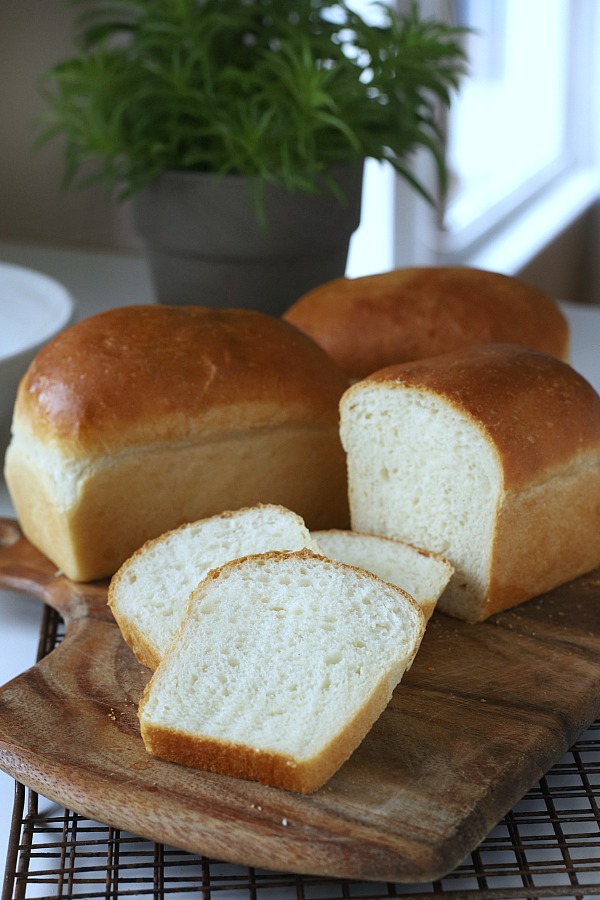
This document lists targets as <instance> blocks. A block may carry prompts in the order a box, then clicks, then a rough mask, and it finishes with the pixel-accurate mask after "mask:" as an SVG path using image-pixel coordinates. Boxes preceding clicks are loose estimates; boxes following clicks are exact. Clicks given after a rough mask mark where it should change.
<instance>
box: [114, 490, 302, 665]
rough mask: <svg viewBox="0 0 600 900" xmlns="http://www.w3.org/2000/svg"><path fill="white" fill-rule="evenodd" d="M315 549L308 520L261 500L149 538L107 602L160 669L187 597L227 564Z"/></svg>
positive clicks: (138, 650)
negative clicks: (254, 555) (252, 556)
mask: <svg viewBox="0 0 600 900" xmlns="http://www.w3.org/2000/svg"><path fill="white" fill-rule="evenodd" d="M303 547H314V542H313V539H312V538H311V535H310V532H309V531H308V529H307V528H306V526H305V524H304V521H303V520H302V519H301V518H300V516H298V515H296V513H294V512H292V511H291V510H289V509H286V508H285V507H283V506H276V505H272V504H259V505H258V506H252V507H246V508H244V509H238V510H234V511H228V512H224V513H222V514H221V515H218V516H211V517H210V518H207V519H201V520H199V521H198V522H191V523H190V524H188V525H182V526H181V527H179V528H175V529H174V530H173V531H169V532H167V533H166V534H163V535H161V536H160V537H158V538H154V539H153V540H150V541H147V542H146V543H145V544H144V545H143V546H142V547H141V548H140V549H139V550H138V551H137V552H136V553H134V554H133V556H131V557H130V558H129V559H128V560H127V561H126V562H125V563H124V564H123V565H122V566H121V568H120V569H119V571H118V572H117V573H116V575H115V576H114V577H113V578H112V580H111V583H110V587H109V591H108V603H109V606H110V608H111V609H112V612H113V615H114V617H115V619H116V621H117V624H118V625H119V628H120V629H121V633H122V634H123V637H124V638H125V640H126V642H127V643H128V644H129V646H130V647H131V649H132V650H133V652H134V653H135V655H136V657H137V658H138V660H139V661H140V662H141V663H142V664H143V665H145V666H148V668H150V669H155V668H156V666H157V665H158V663H159V662H160V660H161V659H162V657H163V656H164V654H165V653H166V651H167V648H168V646H169V644H170V643H171V640H172V639H173V636H174V635H175V633H176V632H177V629H178V628H179V625H180V624H181V620H182V619H183V616H184V613H185V608H186V604H187V600H188V597H189V595H190V593H191V592H192V590H193V589H194V588H195V587H197V586H198V584H199V583H200V581H202V579H203V578H204V577H205V575H206V574H207V573H208V572H209V571H210V569H216V568H217V567H218V566H221V565H223V563H226V562H229V561H230V560H232V559H237V558H238V557H240V556H248V555H249V554H252V553H266V552H267V551H269V550H301V549H302V548H303Z"/></svg>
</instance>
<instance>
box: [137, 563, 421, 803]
mask: <svg viewBox="0 0 600 900" xmlns="http://www.w3.org/2000/svg"><path fill="white" fill-rule="evenodd" d="M424 627H425V623H424V616H423V613H422V611H421V609H420V608H419V606H418V605H417V604H416V603H415V601H414V600H412V598H411V597H409V596H408V595H407V594H406V593H405V592H404V591H402V590H400V589H399V588H396V587H394V586H393V585H390V584H388V583H386V582H383V581H381V580H380V579H379V578H377V577H376V576H374V575H371V574H370V573H368V572H365V571H363V570H359V569H355V568H353V567H351V566H346V565H343V564H342V563H337V562H333V561H331V560H328V559H325V558H324V557H322V556H316V555H315V554H313V553H312V552H311V551H309V550H303V551H299V552H297V553H267V554H263V555H258V556H249V557H246V558H245V559H240V560H236V561H233V562H231V563H229V564H227V565H225V566H223V567H222V568H221V569H218V570H215V571H213V572H211V573H210V575H209V576H207V578H206V579H205V580H204V581H203V582H202V583H201V584H200V585H199V587H198V588H197V589H196V590H195V591H194V592H193V593H192V596H191V598H190V602H189V605H188V610H187V615H186V617H185V619H184V622H183V624H182V626H181V629H180V631H179V633H178V635H177V638H176V640H175V641H173V643H172V644H171V646H170V648H169V650H168V652H167V654H166V656H165V657H164V659H163V661H162V662H161V664H160V665H159V666H158V668H157V670H156V672H155V673H154V675H153V677H152V679H151V681H150V683H149V685H148V687H147V689H146V692H145V694H144V697H143V699H142V701H141V703H140V710H139V717H140V725H141V732H142V737H143V739H144V744H145V746H146V749H147V751H148V752H149V753H151V754H153V755H156V756H160V757H163V758H166V759H170V760H172V761H174V762H179V763H183V764H185V765H190V766H195V767H199V768H203V769H207V770H210V771H213V772H218V773H221V774H225V775H233V776H237V777H241V778H246V779H250V780H255V781H260V782H262V783H265V784H270V785H274V786H276V787H282V788H287V789H290V790H294V791H300V792H303V793H307V792H311V791H314V790H316V789H317V788H318V787H320V786H321V785H322V784H324V783H325V782H326V781H327V780H328V779H329V778H330V777H331V776H332V775H333V773H334V772H335V771H336V770H337V769H338V768H339V767H340V766H341V765H342V763H343V762H344V761H345V760H346V759H347V758H348V757H349V756H350V754H351V753H352V752H353V750H354V749H355V748H356V747H357V746H358V744H359V743H360V742H361V741H362V739H363V738H364V736H365V735H366V734H367V732H368V731H369V729H370V728H371V726H372V725H373V723H374V722H375V720H376V719H377V718H378V717H379V715H380V714H381V713H382V712H383V710H384V709H385V707H386V705H387V704H388V702H389V700H390V697H391V695H392V691H393V690H394V688H395V686H396V685H397V684H398V682H399V681H400V679H401V678H402V675H403V673H404V672H405V670H406V668H407V667H408V666H409V665H410V664H411V662H412V660H413V658H414V656H415V654H416V652H417V649H418V647H419V644H420V641H421V638H422V635H423V631H424Z"/></svg>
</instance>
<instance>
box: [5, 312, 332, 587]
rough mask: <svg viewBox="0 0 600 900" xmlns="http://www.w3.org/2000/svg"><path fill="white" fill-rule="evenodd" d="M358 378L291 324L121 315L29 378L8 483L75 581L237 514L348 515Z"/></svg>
mask: <svg viewBox="0 0 600 900" xmlns="http://www.w3.org/2000/svg"><path fill="white" fill-rule="evenodd" d="M347 386H348V380H347V378H346V376H345V375H344V374H343V373H342V372H341V371H340V370H339V369H338V368H337V366H336V365H335V363H334V362H333V361H332V360H331V359H330V358H329V357H328V356H327V354H326V353H325V352H324V351H323V350H321V349H320V348H319V347H317V345H316V344H315V343H314V342H313V341H311V340H310V338H307V337H306V336H305V335H303V334H301V333H300V332H299V331H298V330H297V329H295V328H294V327H293V326H292V325H289V324H288V323H286V322H283V321H282V320H280V319H276V318H274V317H271V316H267V315H264V314H262V313H258V312H253V311H249V310H236V309H223V310H218V309H208V308H204V307H182V308H177V307H166V306H136V307H129V308H121V309H114V310H110V311H109V312H106V313H102V314H100V315H98V316H94V317H91V318H90V319H85V320H83V321H81V322H79V323H77V324H76V325H73V326H72V327H71V328H69V329H67V330H66V331H64V332H63V333H62V334H61V335H59V336H58V337H57V338H56V339H55V340H54V341H52V342H51V343H50V344H48V345H47V346H46V347H45V348H44V349H43V350H42V351H41V353H40V354H39V355H38V357H37V358H36V359H35V361H34V362H33V364H32V365H31V367H30V369H29V371H28V373H27V374H26V376H25V377H24V379H23V381H22V382H21V385H20V388H19V393H18V398H17V403H16V407H15V416H14V438H13V441H12V444H11V446H10V447H9V450H8V453H7V457H6V470H5V471H6V480H7V484H8V487H9V490H10V493H11V497H12V499H13V503H14V506H15V509H16V511H17V515H18V518H19V521H20V523H21V526H22V528H23V530H24V532H25V534H26V535H27V537H28V538H29V540H30V541H31V542H32V543H33V544H34V545H35V546H36V547H38V548H39V549H40V550H42V552H43V553H45V554H46V555H47V556H48V557H50V559H52V560H53V561H54V562H55V563H56V565H57V566H58V567H59V568H62V569H63V570H64V571H65V572H66V574H67V575H68V576H69V577H70V578H73V579H75V580H77V581H89V580H92V579H96V578H102V577H105V576H111V575H112V574H113V573H114V572H115V571H116V570H117V568H118V567H119V566H120V565H121V563H122V562H123V561H124V560H125V559H127V557H128V556H130V555H131V554H132V553H133V552H134V551H135V550H136V549H137V548H138V547H140V546H141V544H142V543H144V541H146V540H148V539H149V538H152V537H156V536H157V535H159V534H162V533H163V532H165V531H167V530H169V529H171V528H175V527H176V526H178V525H180V524H182V523H184V522H189V521H193V520H195V519H200V518H204V517H206V516H211V515H215V514H217V513H220V512H222V511H223V510H224V509H237V508H239V507H240V506H253V505H255V504H256V503H261V502H262V503H276V504H280V505H281V506H286V507H288V508H289V509H292V510H293V511H294V512H296V513H297V514H298V515H300V516H301V517H302V518H304V519H305V521H306V523H307V525H308V526H309V527H310V528H322V527H332V526H336V527H342V528H343V527H345V526H346V525H347V524H348V518H349V516H348V499H347V488H346V468H345V457H344V453H343V450H342V446H341V443H340V439H339V432H338V402H339V399H340V397H341V395H342V393H343V391H344V390H345V389H346V387H347Z"/></svg>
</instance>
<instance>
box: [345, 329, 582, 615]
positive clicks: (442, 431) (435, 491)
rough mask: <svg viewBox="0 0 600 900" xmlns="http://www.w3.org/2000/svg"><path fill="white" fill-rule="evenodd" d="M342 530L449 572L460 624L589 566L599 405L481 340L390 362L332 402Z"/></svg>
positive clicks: (537, 362)
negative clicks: (429, 554) (343, 481)
mask: <svg viewBox="0 0 600 900" xmlns="http://www.w3.org/2000/svg"><path fill="white" fill-rule="evenodd" d="M341 436H342V442H343V444H344V447H345V449H346V452H347V461H348V480H349V492H350V508H351V521H352V527H353V528H354V529H355V530H358V531H367V532H373V533H376V534H382V535H387V536H390V537H394V538H396V539H399V540H405V541H408V542H410V543H412V544H415V545H417V546H419V547H427V548H429V549H431V550H433V551H434V552H437V553H441V554H443V555H444V556H445V557H447V558H448V559H449V560H450V562H451V563H452V565H453V566H454V568H455V572H454V575H453V576H452V578H451V580H450V584H449V585H448V587H447V589H446V590H445V592H444V594H443V595H442V597H441V598H440V600H439V603H438V609H441V610H443V611H445V612H447V613H450V614H452V615H454V616H457V617H460V618H463V619H466V620H468V621H470V622H475V621H479V620H481V619H485V618H486V617H488V616H489V615H490V614H492V613H494V612H497V611H499V610H502V609H506V608H507V607H510V606H514V605H516V604H517V603H520V602H522V601H525V600H527V599H529V598H531V597H534V596H537V595H539V594H542V593H544V592H545V591H548V590H550V589H551V588H553V587H555V586H557V585H559V584H561V583H565V582H567V581H570V580H572V579H574V578H575V577H577V576H578V575H581V574H583V573H585V572H588V571H591V570H592V569H594V568H595V567H596V566H598V565H600V397H599V396H598V394H597V393H596V392H595V391H594V389H593V388H592V387H591V385H590V384H588V382H587V381H585V379H584V378H582V377H581V376H580V375H579V374H577V373H576V372H575V371H574V370H573V369H572V368H571V367H570V366H569V365H568V364H566V363H563V362H560V361H559V360H557V359H554V358H553V357H551V356H548V355H547V354H542V353H538V352H536V351H531V350H527V349H524V348H521V347H516V346H510V345H494V344H488V345H483V346H479V347H474V348H470V349H468V350H463V351H457V352H456V353H451V354H446V355H442V356H438V357H435V358H431V359H428V360H422V361H420V362H414V363H405V364H403V365H399V366H392V367H390V368H387V369H384V370H382V371H380V372H378V373H375V374H373V375H372V376H370V377H369V378H367V379H365V380H363V381H360V382H358V383H356V384H355V385H353V386H352V387H351V388H350V389H349V390H348V391H347V392H346V394H345V395H344V397H343V398H342V402H341Z"/></svg>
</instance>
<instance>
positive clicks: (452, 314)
mask: <svg viewBox="0 0 600 900" xmlns="http://www.w3.org/2000/svg"><path fill="white" fill-rule="evenodd" d="M285 318H286V319H287V320H288V321H289V322H292V323H293V324H294V325H296V327H298V328H300V329H301V330H302V331H304V332H305V333H306V334H308V335H310V336H311V337H312V338H313V339H314V340H315V341H316V342H317V343H318V344H320V345H321V347H323V348H324V349H325V350H326V351H327V352H328V353H329V355H330V356H331V357H333V359H334V360H335V361H336V362H337V363H338V365H339V366H340V367H341V368H342V369H344V371H345V372H346V373H347V374H348V375H349V376H350V377H351V378H353V379H357V378H364V377H365V376H366V375H370V374H372V373H373V372H376V371H377V370H378V369H382V368H384V367H385V366H390V365H395V364H396V363H403V362H410V361H412V360H416V359H425V358H426V357H429V356H437V355H438V354H440V353H447V352H450V351H453V350H460V349H463V348H465V347H468V346H471V345H473V344H479V343H511V344H519V345H521V346H525V347H529V348H531V349H533V350H541V351H542V352H544V353H549V354H550V355H551V356H556V357H557V358H558V359H562V360H565V361H568V359H569V327H568V323H567V320H566V318H565V317H564V315H563V314H562V312H561V310H560V308H559V307H558V305H557V304H556V302H555V301H554V300H553V299H552V298H551V297H549V296H547V295H546V294H545V293H544V292H543V291H541V290H539V289H538V288H536V287H533V286H532V285H530V284H526V283H525V282H524V281H522V280H520V279H519V278H515V277H512V276H508V275H501V274H498V273H495V272H487V271H483V270H480V269H473V268H468V267H464V268H463V267H439V268H435V267H431V268H427V267H422V268H407V269H396V270H394V271H392V272H385V273H382V274H377V275H367V276H364V277H362V278H353V279H350V278H339V279H336V280H334V281H330V282H328V283H326V284H324V285H322V286H321V287H318V288H316V289H315V290H313V291H311V292H310V293H308V294H306V295H305V296H304V297H302V298H300V299H299V300H298V301H297V302H296V303H295V304H294V305H293V306H292V307H291V308H290V309H289V310H288V311H287V312H286V313H285Z"/></svg>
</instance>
